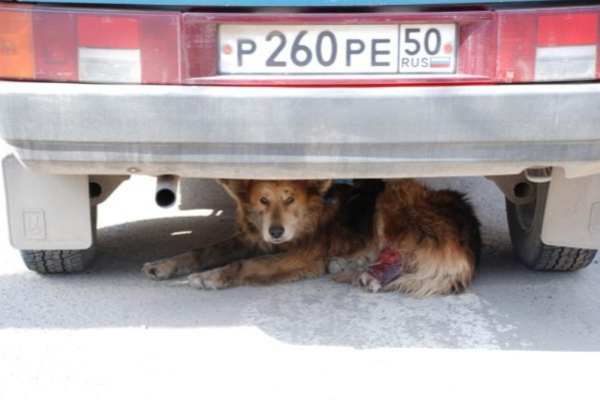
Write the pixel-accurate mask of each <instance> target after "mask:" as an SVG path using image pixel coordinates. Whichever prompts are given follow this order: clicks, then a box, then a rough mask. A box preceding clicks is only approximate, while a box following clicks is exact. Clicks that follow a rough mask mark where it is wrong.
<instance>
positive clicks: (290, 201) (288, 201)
mask: <svg viewBox="0 0 600 400" xmlns="http://www.w3.org/2000/svg"><path fill="white" fill-rule="evenodd" d="M285 202H286V203H288V204H292V203H293V202H294V198H293V197H288V198H287V200H286V201H285Z"/></svg>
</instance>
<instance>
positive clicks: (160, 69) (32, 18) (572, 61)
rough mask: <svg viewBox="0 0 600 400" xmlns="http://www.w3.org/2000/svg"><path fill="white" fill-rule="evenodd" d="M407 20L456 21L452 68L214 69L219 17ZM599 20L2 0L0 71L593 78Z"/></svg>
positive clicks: (590, 13) (590, 11) (74, 75)
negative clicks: (220, 10)
mask: <svg viewBox="0 0 600 400" xmlns="http://www.w3.org/2000/svg"><path fill="white" fill-rule="evenodd" d="M411 23H412V24H444V23H445V24H448V23H452V24H456V29H457V31H456V32H457V38H458V39H457V42H456V48H450V50H448V51H456V53H455V54H456V69H455V71H454V72H453V73H446V74H445V75H442V74H436V73H432V74H424V73H417V74H412V75H411V76H402V75H401V74H396V75H386V76H379V75H367V74H364V75H362V76H356V75H354V76H343V75H336V74H330V75H322V76H315V75H308V74H306V75H290V74H286V72H285V71H284V72H282V73H281V74H279V75H269V76H260V74H255V75H251V74H247V75H239V74H238V75H232V74H230V75H226V74H223V73H220V72H219V57H222V56H223V55H222V54H219V52H222V51H224V49H225V47H227V46H223V44H221V45H220V44H219V32H220V31H219V25H220V24H234V25H235V24H246V25H252V24H256V25H261V24H262V25H277V24H279V25H281V24H291V25H294V24H296V25H303V24H304V25H319V24H321V25H327V24H329V25H338V24H341V25H344V24H374V25H377V24H411ZM599 24H600V6H589V7H564V8H546V9H517V10H499V11H476V12H449V13H438V12H436V13H404V14H403V13H395V14H383V13H366V14H340V13H329V14H259V13H247V14H214V13H212V14H207V13H196V12H187V13H181V12H170V11H164V12H163V11H129V10H108V9H94V10H91V9H85V8H65V7H50V6H30V5H22V4H18V3H0V79H17V80H37V81H50V82H90V83H130V84H132V83H137V84H183V85H231V86H240V85H257V86H258V85H262V86H379V85H426V84H433V85H438V84H440V85H442V84H445V85H457V84H494V83H528V82H561V81H593V80H598V79H599V78H600V61H599V60H600V51H599V49H598V46H599V45H600V39H599V38H600V32H599V31H600V29H599ZM220 46H221V48H220ZM448 59H449V58H448V57H438V58H436V60H435V62H439V66H441V67H442V69H443V68H445V67H447V65H448V64H447V63H448ZM432 60H433V59H432ZM432 64H433V61H432ZM432 72H435V71H432Z"/></svg>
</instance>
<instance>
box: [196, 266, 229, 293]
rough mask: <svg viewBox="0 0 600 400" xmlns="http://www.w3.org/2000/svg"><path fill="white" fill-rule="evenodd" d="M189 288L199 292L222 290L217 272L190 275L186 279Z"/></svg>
mask: <svg viewBox="0 0 600 400" xmlns="http://www.w3.org/2000/svg"><path fill="white" fill-rule="evenodd" d="M188 280H189V282H190V286H191V287H193V288H196V289H199V290H216V289H221V288H223V282H222V280H221V277H220V274H219V273H218V270H213V271H207V272H200V273H197V274H191V275H190V276H189V278H188Z"/></svg>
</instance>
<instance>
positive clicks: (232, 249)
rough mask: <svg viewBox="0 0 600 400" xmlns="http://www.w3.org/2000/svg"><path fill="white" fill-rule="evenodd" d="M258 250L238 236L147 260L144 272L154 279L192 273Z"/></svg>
mask: <svg viewBox="0 0 600 400" xmlns="http://www.w3.org/2000/svg"><path fill="white" fill-rule="evenodd" d="M258 254H259V253H258V250H257V249H255V248H252V247H249V246H248V245H246V244H245V243H243V242H242V241H241V240H240V239H239V238H238V237H237V236H235V237H233V238H230V239H227V240H225V241H223V242H219V243H216V244H213V245H210V246H206V247H203V248H200V249H196V250H192V251H188V252H187V253H183V254H179V255H177V256H174V257H169V258H164V259H162V260H157V261H152V262H147V263H145V264H144V266H143V268H142V273H143V274H144V275H145V276H146V277H148V278H150V279H154V280H163V279H168V278H170V277H172V276H175V275H183V274H190V273H192V272H199V271H203V270H207V269H210V268H215V267H220V266H223V265H226V264H229V263H231V262H233V261H236V260H240V259H243V258H247V257H252V256H256V255H258Z"/></svg>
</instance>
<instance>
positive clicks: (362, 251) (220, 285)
mask: <svg viewBox="0 0 600 400" xmlns="http://www.w3.org/2000/svg"><path fill="white" fill-rule="evenodd" d="M218 182H219V183H220V184H221V185H222V186H223V187H224V188H225V189H226V190H227V192H228V193H229V194H230V195H231V197H233V199H234V200H235V202H236V207H237V217H238V218H237V231H238V234H237V235H236V236H234V237H233V238H231V239H228V240H226V241H224V242H221V243H217V244H215V245H211V246H207V247H204V248H200V249H197V250H193V251H191V252H187V253H184V254H181V255H178V256H175V257H172V258H167V259H162V260H158V261H154V262H149V263H146V264H144V266H143V273H144V274H145V275H146V276H147V277H149V278H151V279H155V280H162V279H168V278H170V277H172V276H175V275H181V274H190V273H191V275H190V276H189V282H190V284H191V285H192V286H193V287H195V288H198V289H224V288H231V287H236V286H241V285H269V284H276V283H284V282H293V281H297V280H299V279H306V278H317V277H320V276H323V275H325V274H326V273H327V272H329V273H332V274H334V276H333V280H334V281H336V282H340V283H350V284H353V285H356V286H359V287H362V288H363V289H365V290H366V291H369V292H380V291H383V292H391V291H398V292H402V293H406V294H408V295H412V296H415V297H428V296H440V295H448V294H454V293H461V292H464V291H465V290H466V289H467V288H468V287H469V286H470V284H471V282H472V280H473V277H474V275H475V271H476V266H477V264H478V261H479V255H480V249H481V234H480V223H479V221H478V219H477V217H476V215H475V212H474V210H473V208H472V206H471V205H470V204H469V203H468V201H466V200H465V198H464V195H463V194H461V193H458V192H455V191H451V190H437V191H436V190H431V189H428V188H427V187H426V186H424V185H423V184H421V183H420V182H417V181H415V180H412V179H401V180H395V181H387V182H386V181H383V180H355V181H354V184H352V185H348V184H335V185H332V181H331V180H306V181H260V180H230V179H220V180H218Z"/></svg>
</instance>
